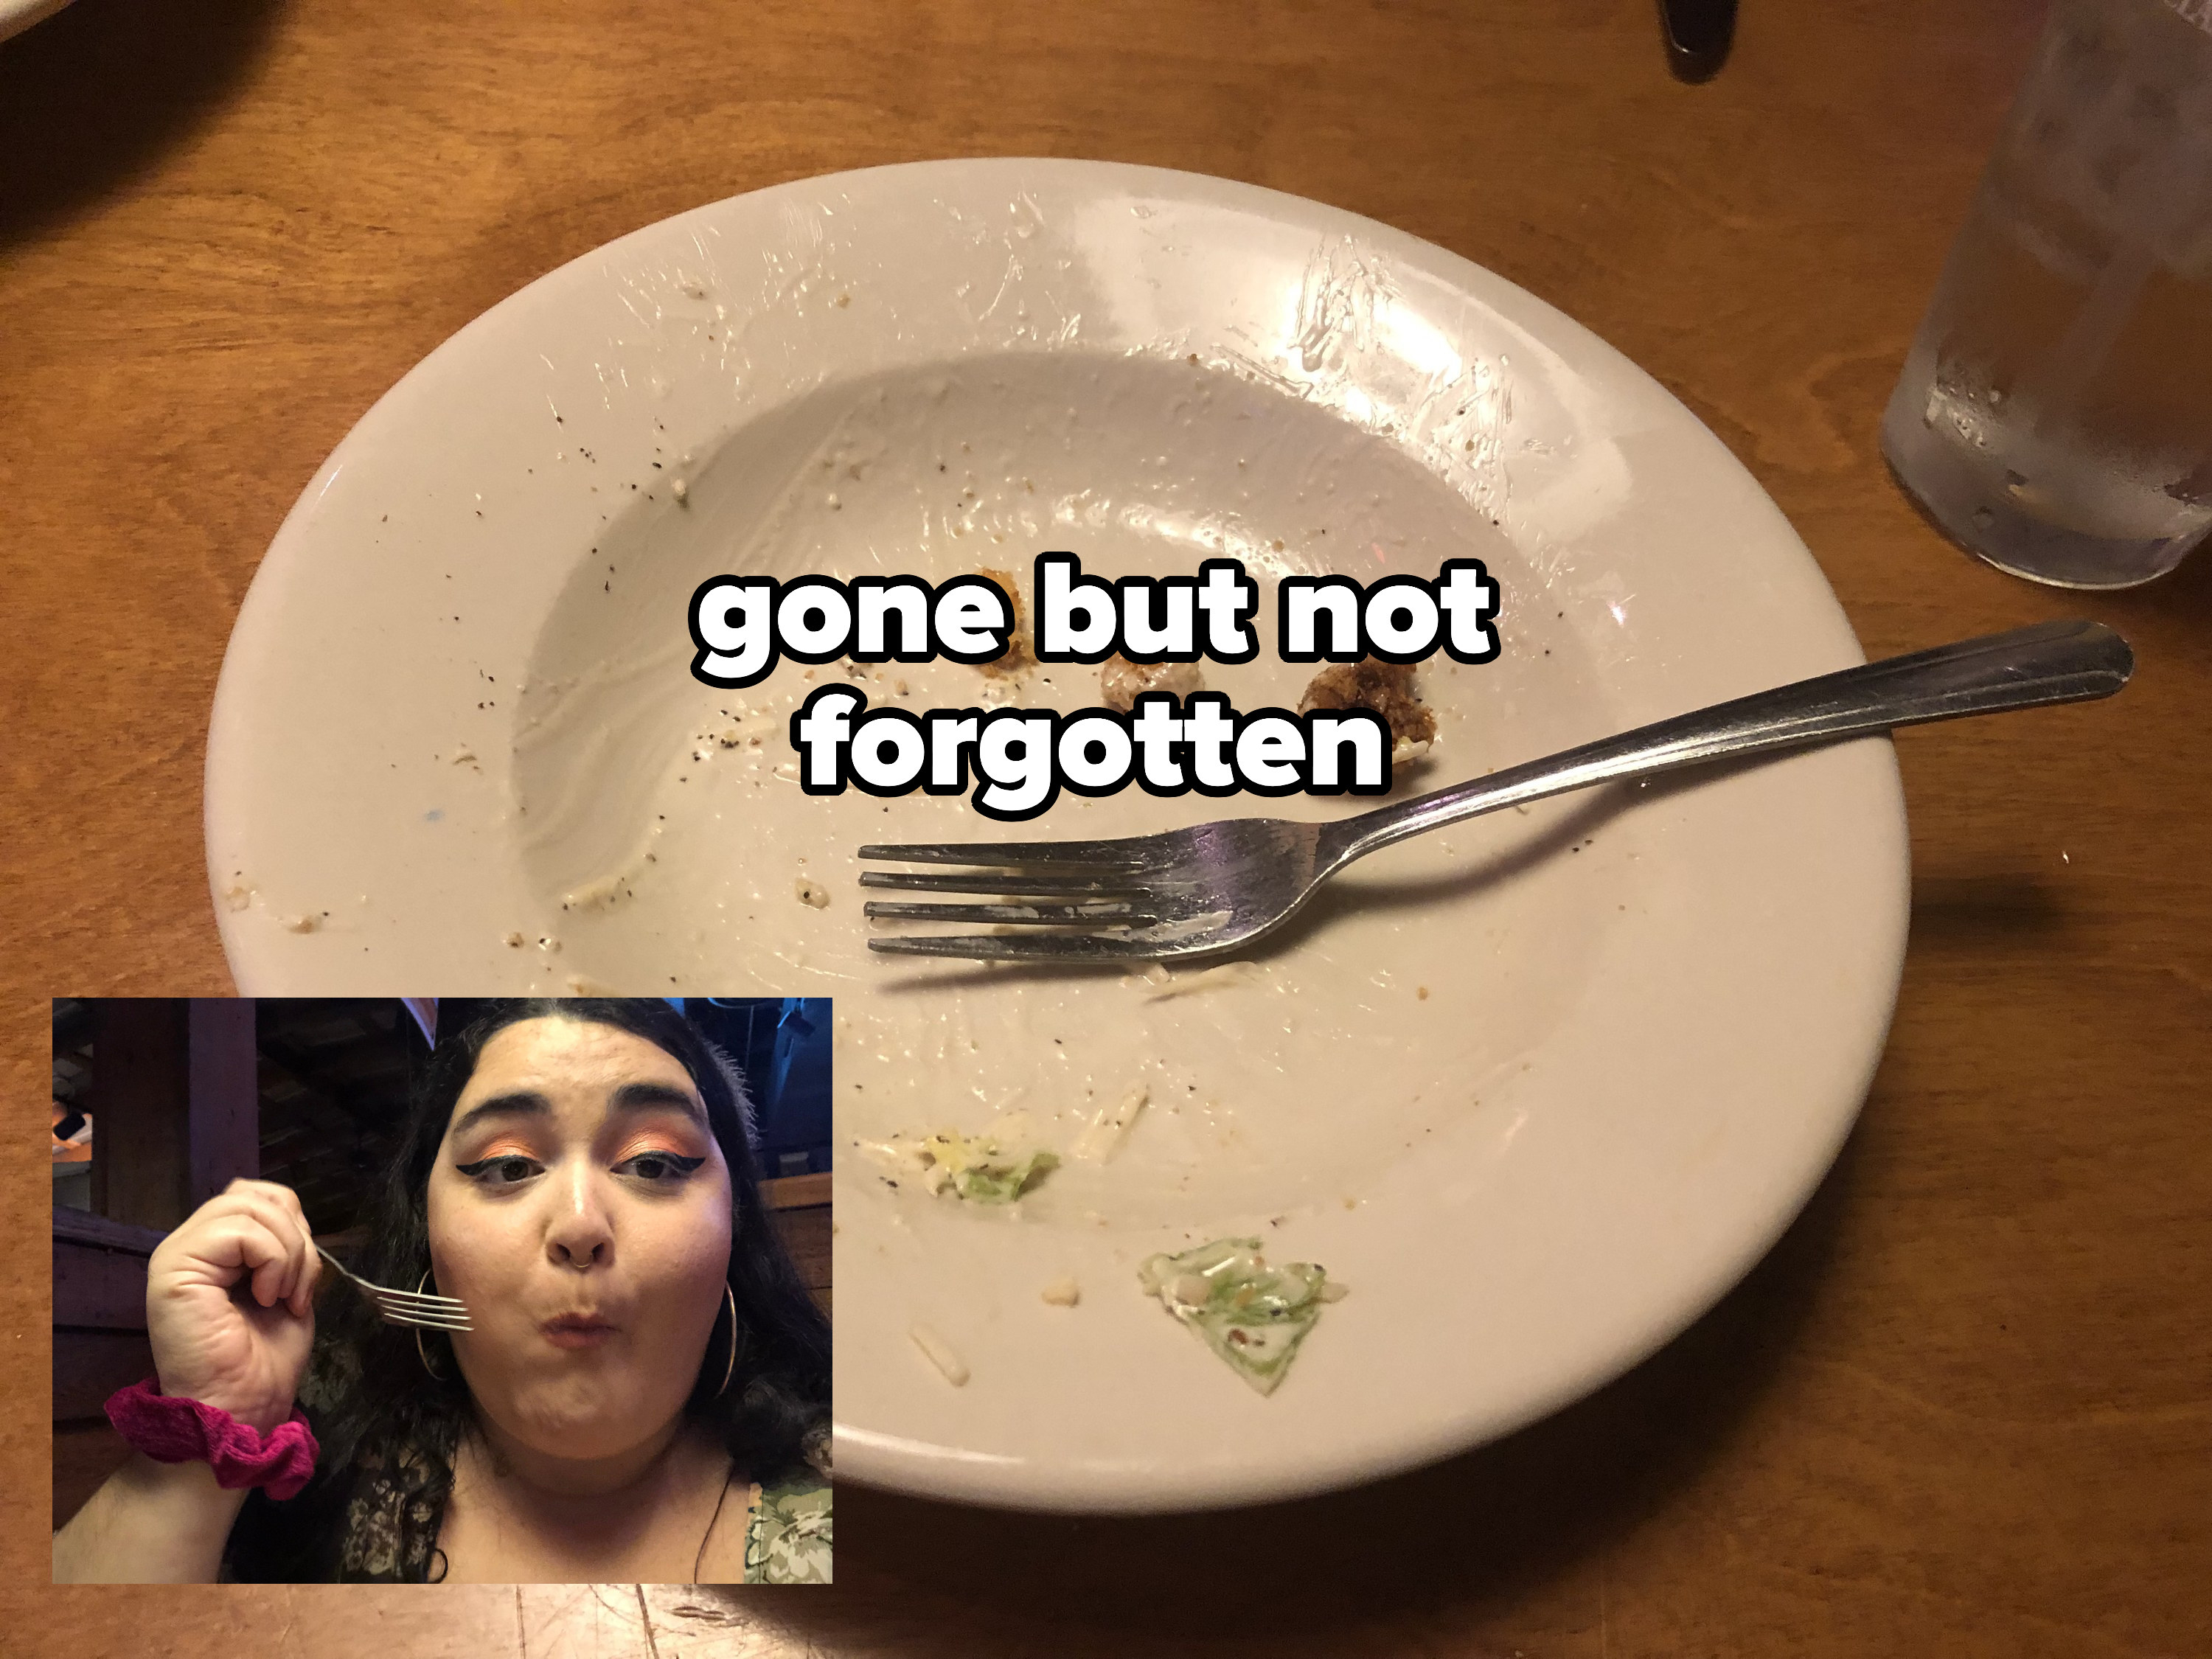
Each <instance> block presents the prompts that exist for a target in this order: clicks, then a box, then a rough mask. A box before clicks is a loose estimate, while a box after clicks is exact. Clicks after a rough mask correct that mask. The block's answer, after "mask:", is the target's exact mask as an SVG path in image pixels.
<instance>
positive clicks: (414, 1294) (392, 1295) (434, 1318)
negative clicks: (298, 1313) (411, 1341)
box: [315, 1244, 474, 1331]
mask: <svg viewBox="0 0 2212 1659" xmlns="http://www.w3.org/2000/svg"><path fill="white" fill-rule="evenodd" d="M315 1254H316V1255H319V1256H321V1257H322V1259H323V1260H324V1261H327V1262H329V1263H330V1264H331V1266H332V1267H336V1268H337V1270H338V1273H339V1276H340V1277H342V1278H343V1279H344V1280H345V1281H346V1283H347V1284H349V1285H352V1286H353V1287H354V1288H355V1289H356V1290H357V1291H360V1292H361V1293H362V1295H363V1296H365V1297H368V1299H369V1301H370V1302H371V1303H373V1304H374V1305H375V1308H376V1311H377V1312H378V1313H380V1314H381V1315H382V1316H384V1321H385V1322H386V1324H390V1325H419V1326H421V1327H422V1328H423V1329H425V1330H432V1331H465V1330H471V1329H473V1328H474V1327H472V1326H471V1324H470V1323H469V1310H468V1309H467V1308H466V1307H465V1306H463V1305H462V1304H461V1301H460V1299H459V1297H451V1296H425V1295H423V1294H422V1292H421V1291H388V1290H386V1289H385V1287H384V1286H383V1285H372V1284H370V1283H369V1282H368V1280H367V1279H363V1278H362V1276H361V1275H360V1274H359V1273H353V1272H350V1271H349V1269H348V1268H347V1267H346V1265H345V1263H344V1262H343V1261H339V1260H338V1259H337V1257H336V1256H334V1255H331V1253H330V1252H329V1251H328V1250H326V1249H324V1248H323V1247H322V1246H321V1245H319V1244H318V1245H316V1246H315Z"/></svg>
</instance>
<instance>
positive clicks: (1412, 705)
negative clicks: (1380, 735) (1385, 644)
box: [1298, 657, 1437, 750]
mask: <svg viewBox="0 0 2212 1659" xmlns="http://www.w3.org/2000/svg"><path fill="white" fill-rule="evenodd" d="M1315 708H1371V709H1373V710H1374V711H1375V712H1376V714H1380V715H1381V716H1382V717H1383V720H1385V721H1387V722H1388V723H1389V727H1390V742H1391V746H1392V748H1393V749H1394V750H1395V749H1397V748H1399V747H1400V746H1401V745H1405V744H1413V745H1415V746H1420V745H1425V744H1431V743H1434V742H1435V741H1436V738H1437V717H1436V714H1435V711H1433V710H1432V709H1431V708H1430V707H1429V706H1428V705H1427V704H1426V703H1425V702H1422V701H1421V699H1420V695H1419V693H1418V692H1416V691H1415V690H1413V664H1411V663H1401V662H1383V661H1379V660H1378V659H1376V658H1373V657H1363V658H1361V659H1359V660H1358V662H1340V663H1332V664H1330V665H1329V666H1328V667H1327V668H1324V669H1322V671H1321V672H1320V673H1318V674H1316V675H1315V676H1314V677H1313V681H1312V683H1311V684H1309V685H1308V686H1307V687H1306V690H1305V695H1304V696H1302V697H1300V698H1299V699H1298V713H1300V714H1305V713H1306V712H1308V711H1309V710H1310V709H1315Z"/></svg>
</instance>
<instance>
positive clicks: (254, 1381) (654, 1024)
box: [52, 997, 831, 1584]
mask: <svg viewBox="0 0 2212 1659" xmlns="http://www.w3.org/2000/svg"><path fill="white" fill-rule="evenodd" d="M829 1101H830V1005H829V1001H828V1000H827V999H823V998H801V997H783V998H777V997H731V998H709V997H669V998H665V999H662V998H640V999H623V998H566V999H543V1000H464V999H450V998H449V999H440V998H435V997H392V998H384V999H361V998H354V999H328V1000H291V999H284V1000H278V999H262V1000H240V999H234V1000H56V1001H55V1003H54V1004H53V1123H52V1154H53V1177H54V1287H53V1288H54V1296H53V1307H54V1442H53V1443H54V1468H53V1525H54V1558H53V1559H54V1578H55V1581H56V1582H57V1583H217V1582H241V1583H717V1584H753V1583H816V1584H826V1583H829V1582H830V1542H831V1528H830V1469H829V1355H830V1349H829V1304H830V1283H829V1264H830V1249H829V1238H830V1196H829V1156H830V1150H829V1149H830V1134H829Z"/></svg>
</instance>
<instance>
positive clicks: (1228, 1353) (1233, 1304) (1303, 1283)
mask: <svg viewBox="0 0 2212 1659" xmlns="http://www.w3.org/2000/svg"><path fill="white" fill-rule="evenodd" d="M1137 1275H1138V1278H1139V1279H1140V1280H1141V1281H1142V1282H1143V1284H1144V1286H1145V1289H1146V1291H1150V1292H1151V1293H1152V1295H1154V1296H1157V1297H1159V1299H1160V1305H1161V1306H1163V1307H1164V1308H1165V1309H1166V1310H1168V1311H1169V1312H1170V1313H1171V1314H1173V1315H1174V1316H1176V1318H1177V1319H1180V1320H1181V1321H1182V1322H1183V1323H1184V1324H1185V1325H1187V1326H1188V1327H1189V1328H1191V1329H1192V1330H1194V1331H1195V1332H1196V1333H1197V1334H1199V1336H1200V1338H1201V1339H1203V1340H1204V1341H1205V1343H1206V1346H1207V1347H1209V1348H1211V1349H1212V1350H1213V1352H1215V1353H1217V1354H1218V1355H1220V1356H1221V1358H1223V1359H1225V1360H1226V1361H1227V1362H1228V1364H1229V1366H1230V1368H1231V1370H1234V1371H1235V1372H1236V1373H1237V1375H1238V1376H1241V1377H1243V1379H1244V1380H1245V1381H1246V1382H1247V1383H1250V1384H1251V1385H1252V1387H1254V1388H1255V1389H1258V1390H1259V1391H1260V1392H1261V1394H1263V1395H1267V1394H1273V1393H1274V1391H1275V1389H1276V1387H1277V1385H1278V1384H1279V1383H1281V1382H1282V1380H1283V1377H1284V1376H1285V1374H1286V1373H1287V1372H1288V1371H1289V1370H1290V1368H1291V1360H1292V1359H1293V1358H1296V1357H1297V1352H1298V1346H1299V1344H1301V1343H1303V1342H1304V1340H1306V1333H1307V1332H1309V1331H1310V1330H1311V1329H1313V1328H1314V1322H1316V1320H1318V1319H1319V1318H1320V1317H1321V1310H1322V1303H1324V1302H1328V1301H1334V1299H1335V1298H1336V1297H1338V1296H1340V1295H1342V1294H1343V1287H1342V1286H1341V1285H1331V1284H1330V1283H1329V1280H1328V1273H1326V1272H1324V1271H1323V1270H1322V1268H1320V1267H1316V1266H1315V1265H1314V1264H1313V1263H1312V1262H1310V1261H1293V1262H1291V1263H1290V1264H1289V1265H1288V1266H1286V1267H1269V1266H1268V1265H1267V1261H1266V1260H1265V1259H1264V1258H1263V1257H1262V1256H1261V1254H1260V1241H1259V1240H1258V1239H1256V1238H1217V1239H1215V1240H1213V1241H1212V1243H1206V1244H1200V1245H1199V1246H1197V1247H1196V1248H1195V1249H1188V1250H1185V1251H1183V1252H1182V1254H1181V1255H1153V1256H1147V1257H1146V1259H1145V1261H1143V1262H1142V1263H1141V1264H1140V1265H1139V1267H1138V1269H1137Z"/></svg>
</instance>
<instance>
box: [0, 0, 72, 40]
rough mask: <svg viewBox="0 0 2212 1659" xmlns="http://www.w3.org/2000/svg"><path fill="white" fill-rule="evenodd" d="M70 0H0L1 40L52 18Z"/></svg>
mask: <svg viewBox="0 0 2212 1659" xmlns="http://www.w3.org/2000/svg"><path fill="white" fill-rule="evenodd" d="M67 4H69V0H0V40H6V39H8V37H9V35H12V34H21V33H22V32H23V31H24V30H25V29H27V28H28V27H31V25H32V24H33V23H37V22H41V21H45V20H46V18H49V17H51V16H52V15H54V14H55V13H56V12H58V11H59V10H60V9H62V8H63V7H64V6H66V5H67Z"/></svg>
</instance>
